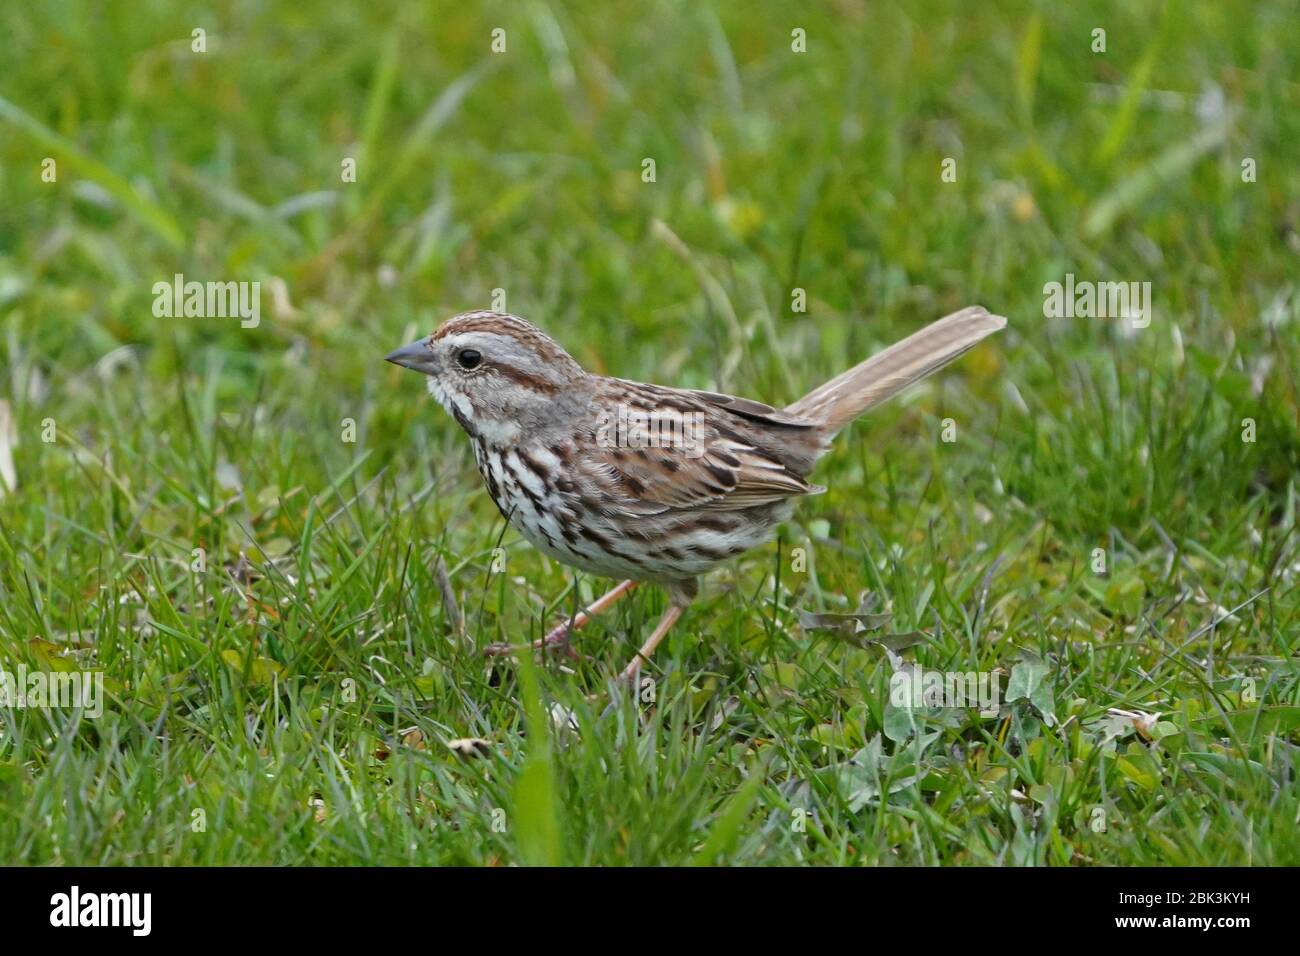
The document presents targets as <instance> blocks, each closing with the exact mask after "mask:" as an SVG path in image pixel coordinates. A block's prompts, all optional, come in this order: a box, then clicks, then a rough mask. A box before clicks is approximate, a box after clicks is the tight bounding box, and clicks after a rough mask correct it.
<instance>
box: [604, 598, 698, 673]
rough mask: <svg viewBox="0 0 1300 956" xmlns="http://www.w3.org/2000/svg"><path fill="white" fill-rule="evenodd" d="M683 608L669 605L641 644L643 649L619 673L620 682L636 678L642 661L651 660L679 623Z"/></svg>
mask: <svg viewBox="0 0 1300 956" xmlns="http://www.w3.org/2000/svg"><path fill="white" fill-rule="evenodd" d="M683 610H685V609H684V608H682V607H679V606H678V605H676V604H670V605H668V610H666V611H664V616H663V617H661V618H660V619H659V623H658V624H656V625H655V629H654V632H653V633H652V634H651V635H650V636H649V637H647V638H646V639H645V643H644V644H642V645H641V650H639V651H637V652H636V657H634V658H632V662H631V663H630V664H628V665H627V667H625V668H623V673H621V674H619V675H618V681H619V683H620V684H631V683H632V682H633V681H635V680H636V675H637V672H638V671H640V670H641V662H642V661H649V660H650V655H651V654H653V653H654V652H655V648H656V647H658V646H659V642H660V641H662V640H663V639H664V638H665V637H666V636H667V634H668V632H669V631H670V630H671V629H672V626H673V625H674V624H676V623H677V619H678V618H679V617H681V616H682V611H683Z"/></svg>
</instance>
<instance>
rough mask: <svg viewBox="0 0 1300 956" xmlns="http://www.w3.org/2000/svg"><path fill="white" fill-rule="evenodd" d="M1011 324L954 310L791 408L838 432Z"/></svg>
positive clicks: (981, 312)
mask: <svg viewBox="0 0 1300 956" xmlns="http://www.w3.org/2000/svg"><path fill="white" fill-rule="evenodd" d="M1006 324H1007V320H1006V319H1004V318H1003V317H1002V316H1000V315H990V314H989V313H988V312H987V311H986V310H985V309H983V308H982V307H981V306H978V305H972V306H970V307H968V308H965V309H962V310H961V311H960V312H954V313H953V314H952V315H949V316H946V317H944V318H942V319H939V321H937V322H933V323H931V324H930V325H927V326H926V327H925V328H923V329H921V331H919V332H915V333H913V334H912V335H909V336H908V337H907V338H905V339H903V341H901V342H899V343H897V344H895V345H891V346H890V347H889V348H887V349H885V350H884V351H883V352H878V353H877V354H875V355H873V356H871V358H869V359H867V360H866V361H865V362H863V363H862V364H861V365H855V366H854V367H853V368H851V369H849V370H848V371H847V372H845V373H844V374H843V375H838V376H836V377H835V378H833V379H831V380H830V381H829V382H827V383H826V384H825V385H823V386H821V387H820V388H815V389H813V390H812V391H811V392H809V393H808V394H807V395H805V396H804V397H803V398H801V399H799V400H798V401H797V402H795V403H794V404H793V405H790V406H788V407H787V408H786V409H785V410H786V411H787V412H789V413H791V414H792V415H798V416H799V417H801V418H807V419H811V420H812V421H815V422H817V423H819V424H820V425H821V426H822V427H823V428H825V429H826V431H827V432H828V433H830V434H834V433H835V432H837V431H839V430H840V429H841V428H843V427H844V426H845V425H847V424H848V423H849V422H851V421H853V420H854V419H855V418H857V417H858V416H859V415H861V414H862V413H863V412H865V411H867V409H869V408H873V407H874V406H876V405H879V404H880V403H881V402H883V401H885V400H886V399H888V398H892V397H893V396H894V395H897V394H898V393H899V392H901V391H902V390H903V389H905V388H907V386H909V385H911V384H912V383H913V382H915V381H917V380H919V379H922V378H925V376H927V375H929V374H930V373H931V372H933V371H936V370H937V369H940V368H942V367H943V366H945V365H947V364H948V363H949V362H951V361H952V360H953V359H955V358H956V357H957V356H959V355H961V354H962V353H963V352H965V351H966V350H967V349H969V348H971V347H973V346H974V345H976V344H977V343H978V342H979V341H980V340H981V339H983V338H984V337H985V336H988V335H992V334H993V333H994V332H996V331H998V330H999V329H1001V328H1003V327H1005V326H1006Z"/></svg>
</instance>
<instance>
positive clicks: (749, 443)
mask: <svg viewBox="0 0 1300 956" xmlns="http://www.w3.org/2000/svg"><path fill="white" fill-rule="evenodd" d="M1005 325H1006V319H1004V318H1002V317H1001V316H997V315H990V314H989V313H988V312H986V311H985V310H984V309H982V308H980V307H978V306H972V307H970V308H966V309H963V310H961V311H960V312H956V313H953V314H952V315H950V316H948V317H946V318H943V319H940V320H939V321H937V322H935V323H933V324H931V325H928V326H926V327H925V328H923V329H921V330H920V331H919V332H916V333H914V334H913V335H911V336H909V337H907V338H905V339H903V340H902V341H901V342H899V343H897V344H896V345H894V346H892V347H890V348H887V349H885V350H884V351H883V352H880V353H879V354H877V355H875V356H873V357H871V358H869V359H867V360H866V361H865V362H863V363H862V364H860V365H857V366H855V367H854V368H852V369H850V370H849V371H847V372H845V373H844V374H842V375H840V376H838V377H837V378H834V379H832V380H831V381H829V382H827V383H826V384H825V385H822V386H821V387H820V388H816V389H813V391H811V392H809V393H808V394H807V395H805V396H804V397H803V398H801V399H799V400H798V401H797V402H795V403H794V404H792V405H788V406H786V407H785V408H783V409H777V408H772V407H770V406H768V405H763V404H761V403H760V402H754V401H750V400H749V399H745V398H736V397H733V396H731V395H720V394H716V393H714V392H703V391H696V390H693V389H682V388H666V387H664V386H661V385H646V384H643V383H641V382H630V381H625V380H623V379H618V378H607V377H605V376H603V375H594V374H591V373H589V372H587V371H584V370H583V368H582V366H580V365H579V364H578V363H577V362H576V361H574V359H573V358H572V357H571V356H570V355H569V354H568V353H567V352H566V351H564V349H562V348H561V347H560V346H559V344H558V343H556V342H555V340H554V339H552V338H551V337H550V336H548V335H546V334H545V333H544V332H542V331H541V330H540V329H538V328H537V327H535V326H534V325H532V324H530V323H528V322H525V321H524V320H523V319H521V318H519V317H518V316H514V315H507V314H504V313H499V312H466V313H464V314H462V315H458V316H456V317H454V318H452V319H449V320H447V321H446V322H445V323H443V324H442V326H441V327H439V328H438V329H437V331H435V332H434V333H433V334H432V335H430V336H428V337H427V338H424V339H420V340H419V341H417V342H413V343H412V344H410V345H407V346H405V347H404V348H400V349H398V350H397V351H395V352H393V353H392V354H391V355H389V356H388V357H387V360H388V361H389V362H393V363H396V364H397V365H401V366H404V367H406V368H410V369H414V370H416V371H418V372H423V373H424V374H425V375H427V376H429V391H430V392H431V393H432V394H433V396H434V397H435V398H436V399H437V400H438V402H439V403H440V404H441V405H442V406H443V407H444V408H445V409H446V410H447V411H448V412H450V413H451V415H452V416H453V417H454V418H455V419H456V421H457V422H459V423H460V426H461V427H462V428H463V429H465V431H466V432H468V433H469V436H470V438H471V439H472V441H473V444H474V457H475V459H476V460H477V461H478V470H479V473H480V474H482V476H483V480H484V482H486V483H487V488H488V493H489V494H491V495H492V500H493V501H495V502H496V505H497V508H498V509H500V511H501V513H502V514H503V515H504V516H505V517H506V520H507V521H508V522H509V523H510V524H512V525H513V526H514V527H515V528H516V529H517V530H518V531H519V532H520V534H522V535H523V536H524V537H525V538H527V539H528V540H529V541H530V542H532V544H533V545H534V546H536V547H537V548H539V549H540V550H541V551H543V552H544V553H546V554H548V555H550V556H551V557H553V558H556V559H557V560H559V561H562V562H564V563H565V564H569V565H572V566H574V567H577V568H580V569H582V570H584V571H589V572H591V573H592V574H596V575H600V576H602V577H617V578H624V579H626V580H624V581H623V582H622V583H621V584H619V585H618V586H617V587H615V588H614V589H613V590H612V591H610V592H609V593H608V594H606V595H605V596H604V597H602V598H601V599H600V600H598V601H596V602H595V603H594V604H592V605H591V607H589V608H587V609H586V610H585V611H584V612H583V613H582V614H579V615H577V616H576V617H575V618H574V619H573V620H572V621H567V622H565V623H563V624H561V625H560V626H559V627H557V628H555V629H554V630H553V631H551V632H550V633H549V634H548V635H547V636H546V637H545V638H544V639H543V640H542V641H539V642H538V646H540V645H544V644H556V643H562V642H564V641H566V640H567V638H568V635H569V632H570V630H571V629H572V628H573V627H580V626H582V624H583V623H585V622H586V621H587V620H589V619H590V617H591V616H593V615H594V614H596V613H599V612H600V611H602V610H604V609H605V608H607V607H608V606H609V605H611V604H613V603H614V602H615V601H617V600H618V599H619V598H620V597H622V596H623V595H624V594H626V593H627V592H628V591H630V590H631V589H632V588H634V587H636V585H637V583H639V582H643V581H644V582H650V583H654V584H658V585H661V586H663V587H664V588H666V589H667V592H668V597H669V606H668V609H667V611H665V613H664V615H663V617H662V619H661V620H660V621H659V623H658V625H657V626H656V627H655V629H654V631H653V632H652V633H651V634H650V636H649V637H648V638H647V639H646V641H645V643H644V645H643V646H642V647H641V650H640V651H639V652H638V654H637V656H636V657H635V658H633V660H632V662H631V663H630V664H629V665H628V666H627V667H626V668H625V669H624V671H623V672H622V674H621V675H620V679H621V680H624V681H628V680H631V679H632V678H633V677H634V676H635V675H636V673H637V670H638V668H639V666H640V663H641V661H643V660H646V659H648V658H649V656H650V654H651V653H652V652H653V651H654V649H655V647H656V646H657V645H658V644H659V642H660V641H661V640H663V637H664V635H665V634H667V633H668V630H669V629H670V628H671V627H672V626H673V624H674V623H675V622H676V621H677V619H678V618H679V617H680V616H681V614H682V610H683V609H684V608H685V607H686V606H687V605H688V604H689V603H690V601H691V600H692V599H693V598H694V597H695V594H696V590H697V583H696V579H697V578H698V577H699V575H701V574H703V573H704V572H706V571H708V570H709V569H711V568H713V567H714V566H716V565H717V564H719V563H720V562H722V561H725V560H727V559H728V558H732V557H735V556H736V555H738V554H741V553H743V552H745V551H748V550H749V549H751V548H754V547H756V546H758V545H759V544H762V543H763V542H764V541H766V540H767V539H768V537H769V536H770V535H771V534H772V533H773V531H774V530H775V529H776V526H777V525H778V524H780V523H781V522H782V521H785V520H786V519H788V518H789V517H790V514H791V513H792V511H793V510H794V503H793V499H795V498H798V497H801V496H803V495H811V494H817V493H819V492H821V491H824V490H825V489H823V488H821V487H818V486H817V485H812V484H809V483H808V481H807V480H806V479H807V476H808V474H809V472H810V471H812V468H813V465H814V463H815V462H816V461H817V459H818V458H820V457H821V456H822V455H823V454H824V453H825V452H826V450H827V448H828V447H829V445H830V441H831V439H832V438H833V437H834V435H835V433H836V432H838V431H839V430H840V429H841V428H843V427H844V426H845V425H847V424H849V423H850V422H852V421H853V420H854V419H855V418H857V417H858V416H859V415H861V414H862V413H863V412H865V411H867V409H869V408H871V407H872V406H874V405H877V404H879V403H880V402H883V401H884V400H885V399H887V398H889V397H891V396H892V395H895V394H897V393H898V392H899V391H900V390H902V389H903V388H905V387H906V386H908V385H910V384H911V383H913V382H915V381H916V380H917V379H920V378H922V377H923V376H925V375H928V374H929V373H931V372H933V371H935V370H936V369H938V368H939V367H941V366H943V365H945V364H947V363H948V362H950V361H952V360H953V359H954V358H956V357H957V356H959V355H961V354H962V353H963V352H965V351H966V350H967V349H969V348H971V347H972V346H974V345H975V344H976V343H977V342H979V341H980V340H981V339H983V338H984V337H985V336H987V335H990V334H992V333H993V332H996V331H998V330H999V329H1001V328H1003V327H1004V326H1005ZM505 650H509V647H508V646H506V645H493V646H492V647H491V648H489V649H488V652H489V653H500V652H503V651H505Z"/></svg>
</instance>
